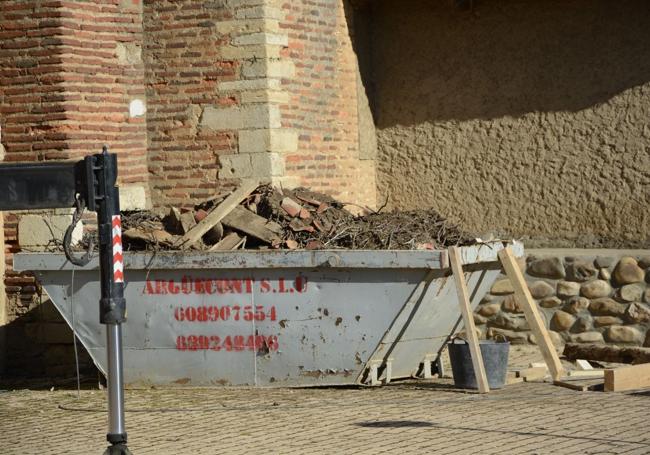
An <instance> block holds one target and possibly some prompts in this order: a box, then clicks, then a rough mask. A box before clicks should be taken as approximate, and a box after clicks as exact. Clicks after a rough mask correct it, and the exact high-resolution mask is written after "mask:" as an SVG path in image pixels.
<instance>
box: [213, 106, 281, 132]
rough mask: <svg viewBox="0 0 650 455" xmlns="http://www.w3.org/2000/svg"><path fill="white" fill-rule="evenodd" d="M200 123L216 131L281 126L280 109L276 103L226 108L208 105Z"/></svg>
mask: <svg viewBox="0 0 650 455" xmlns="http://www.w3.org/2000/svg"><path fill="white" fill-rule="evenodd" d="M200 125H201V126H202V127H205V128H210V129H212V130H216V131H226V130H244V129H257V128H279V127H280V110H279V108H278V107H277V106H275V105H264V104H249V105H245V106H232V107H226V108H217V107H212V106H209V107H206V108H205V109H204V110H203V114H202V115H201V120H200Z"/></svg>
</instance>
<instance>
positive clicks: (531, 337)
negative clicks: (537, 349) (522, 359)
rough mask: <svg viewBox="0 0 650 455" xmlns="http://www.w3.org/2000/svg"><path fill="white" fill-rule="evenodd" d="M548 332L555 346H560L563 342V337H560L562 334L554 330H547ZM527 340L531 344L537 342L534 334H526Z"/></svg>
mask: <svg viewBox="0 0 650 455" xmlns="http://www.w3.org/2000/svg"><path fill="white" fill-rule="evenodd" d="M548 334H549V336H550V337H551V342H552V343H553V344H554V345H555V346H562V345H563V344H564V339H563V338H562V335H560V334H559V333H557V332H556V331H554V330H549V331H548ZM528 342H529V343H531V344H537V338H536V337H535V335H534V334H532V333H531V334H530V335H528Z"/></svg>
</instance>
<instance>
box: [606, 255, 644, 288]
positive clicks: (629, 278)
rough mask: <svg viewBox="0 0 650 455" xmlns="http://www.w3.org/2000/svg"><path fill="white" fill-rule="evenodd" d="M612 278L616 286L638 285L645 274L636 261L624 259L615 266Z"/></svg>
mask: <svg viewBox="0 0 650 455" xmlns="http://www.w3.org/2000/svg"><path fill="white" fill-rule="evenodd" d="M613 276H614V279H615V280H616V282H617V283H618V284H631V283H640V282H642V281H643V279H644V277H645V272H644V271H643V269H642V268H641V267H639V265H638V263H637V262H636V259H634V258H632V257H624V258H621V260H620V261H619V262H618V264H616V267H615V268H614V274H613Z"/></svg>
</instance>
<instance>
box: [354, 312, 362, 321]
mask: <svg viewBox="0 0 650 455" xmlns="http://www.w3.org/2000/svg"><path fill="white" fill-rule="evenodd" d="M354 319H356V320H357V322H359V321H360V320H361V316H359V315H358V314H357V315H356V316H355V317H354Z"/></svg>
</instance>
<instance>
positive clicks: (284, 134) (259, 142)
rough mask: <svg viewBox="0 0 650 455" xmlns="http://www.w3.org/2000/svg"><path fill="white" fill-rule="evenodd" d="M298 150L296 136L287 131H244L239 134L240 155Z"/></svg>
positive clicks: (276, 129) (293, 132)
mask: <svg viewBox="0 0 650 455" xmlns="http://www.w3.org/2000/svg"><path fill="white" fill-rule="evenodd" d="M296 150H298V134H297V133H296V132H295V131H291V130H287V129H284V128H282V129H280V128H275V129H259V130H244V131H241V132H240V133H239V151H240V152H241V153H262V152H277V153H283V152H295V151H296Z"/></svg>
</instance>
